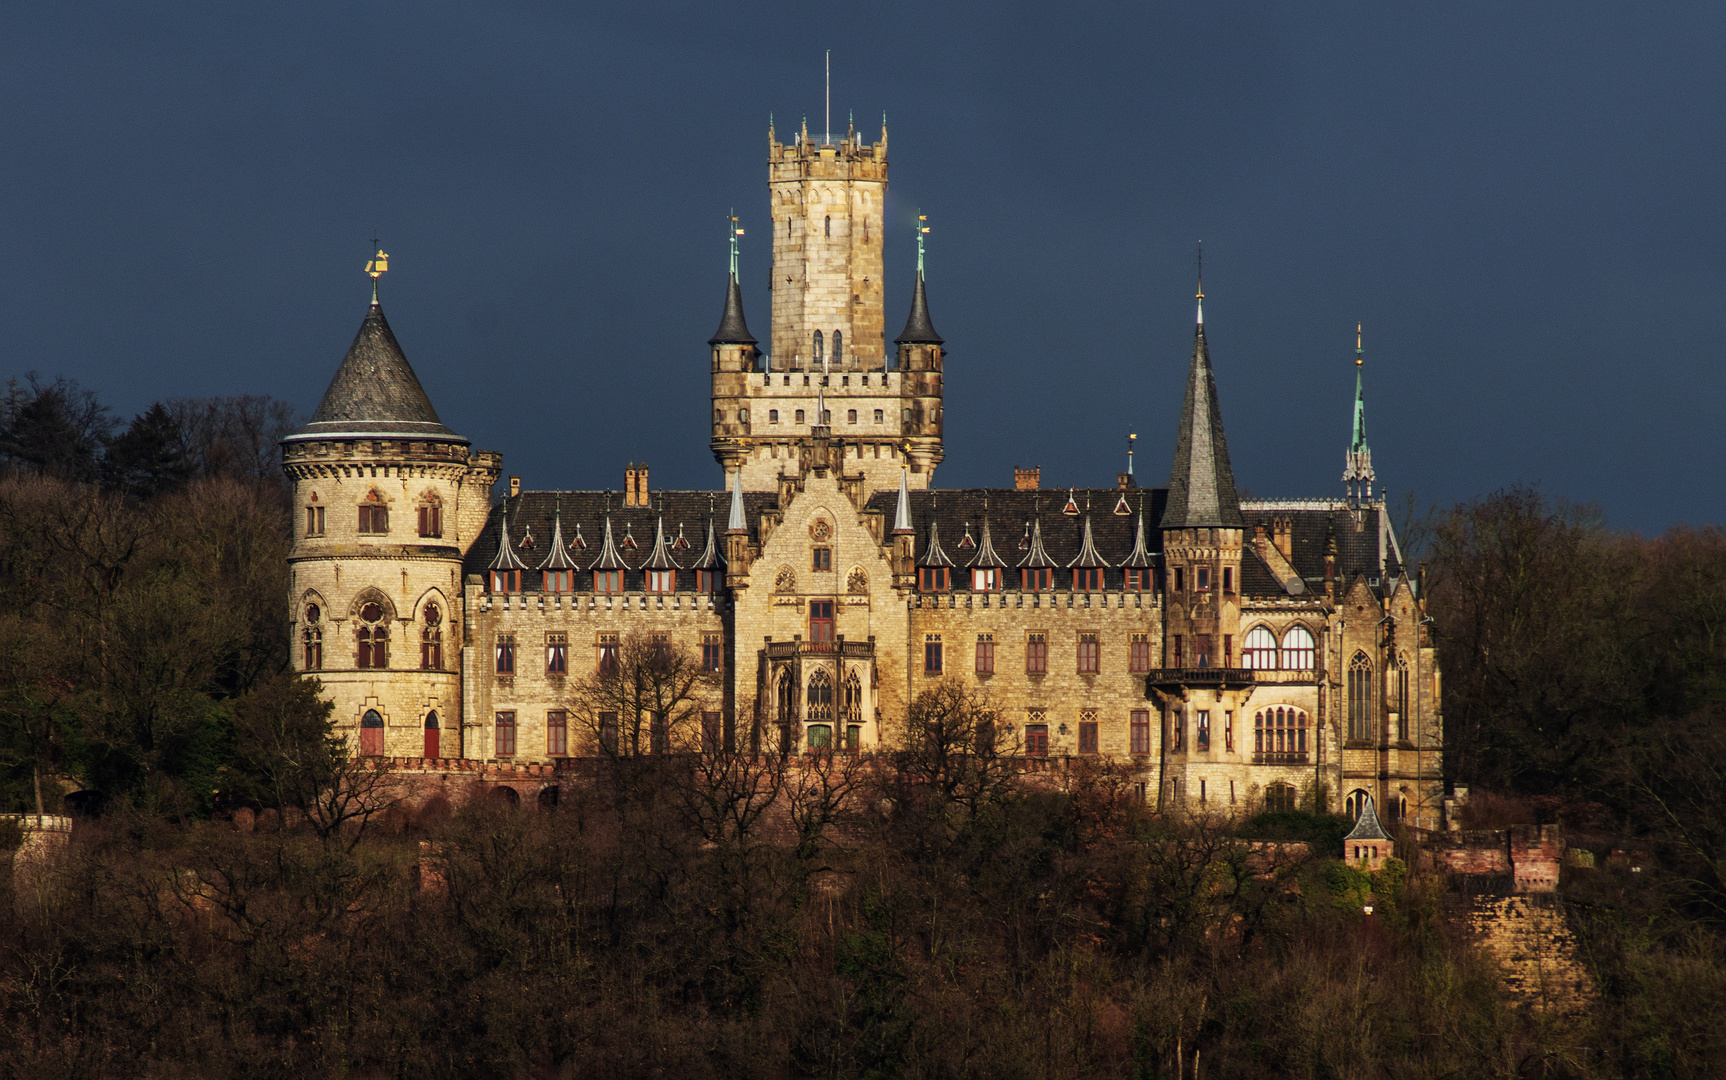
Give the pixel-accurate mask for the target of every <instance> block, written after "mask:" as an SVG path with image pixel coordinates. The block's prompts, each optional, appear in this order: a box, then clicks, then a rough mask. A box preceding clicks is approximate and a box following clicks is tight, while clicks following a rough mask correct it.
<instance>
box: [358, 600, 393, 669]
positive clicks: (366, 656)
mask: <svg viewBox="0 0 1726 1080" xmlns="http://www.w3.org/2000/svg"><path fill="white" fill-rule="evenodd" d="M386 617H387V616H386V615H385V613H384V608H383V605H382V604H380V603H378V602H377V601H376V600H368V601H367V602H366V603H365V604H363V605H361V606H360V610H359V622H360V625H359V627H358V629H356V630H355V631H354V633H355V635H356V637H357V639H358V644H359V656H358V658H357V664H356V666H358V667H362V668H387V667H389V666H390V654H389V641H390V630H389V626H388V625H387V624H386V623H385V622H384V620H385V618H386Z"/></svg>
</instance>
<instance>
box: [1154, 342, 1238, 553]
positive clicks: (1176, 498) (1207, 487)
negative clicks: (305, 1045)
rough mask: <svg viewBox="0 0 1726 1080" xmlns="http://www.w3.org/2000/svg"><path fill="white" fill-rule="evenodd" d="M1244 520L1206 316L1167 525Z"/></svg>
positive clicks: (1190, 379) (1232, 524)
mask: <svg viewBox="0 0 1726 1080" xmlns="http://www.w3.org/2000/svg"><path fill="white" fill-rule="evenodd" d="M1240 524H1241V511H1240V499H1239V497H1238V496H1237V495H1236V494H1235V472H1234V469H1233V468H1232V467H1230V465H1229V445H1228V442H1227V440H1225V439H1224V438H1223V410H1222V406H1221V405H1220V404H1218V402H1217V382H1216V379H1215V378H1214V377H1213V376H1212V374H1211V354H1210V349H1209V348H1208V347H1207V346H1206V345H1205V323H1204V319H1203V318H1202V317H1201V318H1200V319H1199V324H1198V327H1197V328H1196V329H1195V330H1194V331H1193V360H1192V366H1191V368H1190V369H1189V370H1188V372H1187V395H1186V398H1185V399H1184V400H1183V401H1182V403H1181V426H1180V430H1179V432H1178V433H1177V435H1176V436H1175V463H1174V467H1173V468H1172V469H1170V470H1169V504H1168V509H1167V510H1165V511H1164V513H1163V523H1162V527H1163V528H1165V529H1195V528H1198V529H1202V528H1218V527H1220V528H1239V527H1240Z"/></svg>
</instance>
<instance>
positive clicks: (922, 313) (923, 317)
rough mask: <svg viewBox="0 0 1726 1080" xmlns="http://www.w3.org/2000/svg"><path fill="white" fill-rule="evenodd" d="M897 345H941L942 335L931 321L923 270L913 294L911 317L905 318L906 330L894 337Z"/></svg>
mask: <svg viewBox="0 0 1726 1080" xmlns="http://www.w3.org/2000/svg"><path fill="white" fill-rule="evenodd" d="M893 344H895V345H941V344H943V341H942V339H941V335H940V334H937V333H936V332H935V327H934V326H933V325H931V324H930V322H929V296H928V294H927V293H925V292H924V291H923V272H922V271H921V270H919V271H918V272H917V288H916V290H915V291H914V292H912V294H911V317H910V318H908V319H906V320H905V329H904V331H903V332H902V333H901V334H900V335H899V336H898V337H896V338H894V339H893Z"/></svg>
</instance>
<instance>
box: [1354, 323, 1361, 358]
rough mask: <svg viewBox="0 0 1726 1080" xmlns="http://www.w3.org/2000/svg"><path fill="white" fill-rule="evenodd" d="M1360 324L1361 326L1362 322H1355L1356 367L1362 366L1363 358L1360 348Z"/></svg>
mask: <svg viewBox="0 0 1726 1080" xmlns="http://www.w3.org/2000/svg"><path fill="white" fill-rule="evenodd" d="M1360 326H1361V324H1360V323H1355V324H1354V366H1355V367H1360V365H1361V359H1362V358H1361V348H1360Z"/></svg>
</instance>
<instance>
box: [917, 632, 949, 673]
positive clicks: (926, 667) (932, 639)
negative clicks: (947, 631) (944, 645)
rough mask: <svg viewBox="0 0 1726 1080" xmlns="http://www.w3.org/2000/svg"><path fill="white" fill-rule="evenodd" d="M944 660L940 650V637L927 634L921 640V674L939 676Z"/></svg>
mask: <svg viewBox="0 0 1726 1080" xmlns="http://www.w3.org/2000/svg"><path fill="white" fill-rule="evenodd" d="M945 659H946V657H945V656H944V655H943V653H942V650H941V635H940V634H929V635H927V636H926V637H924V639H923V674H925V675H939V674H941V669H942V663H943V661H944V660H945Z"/></svg>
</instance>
